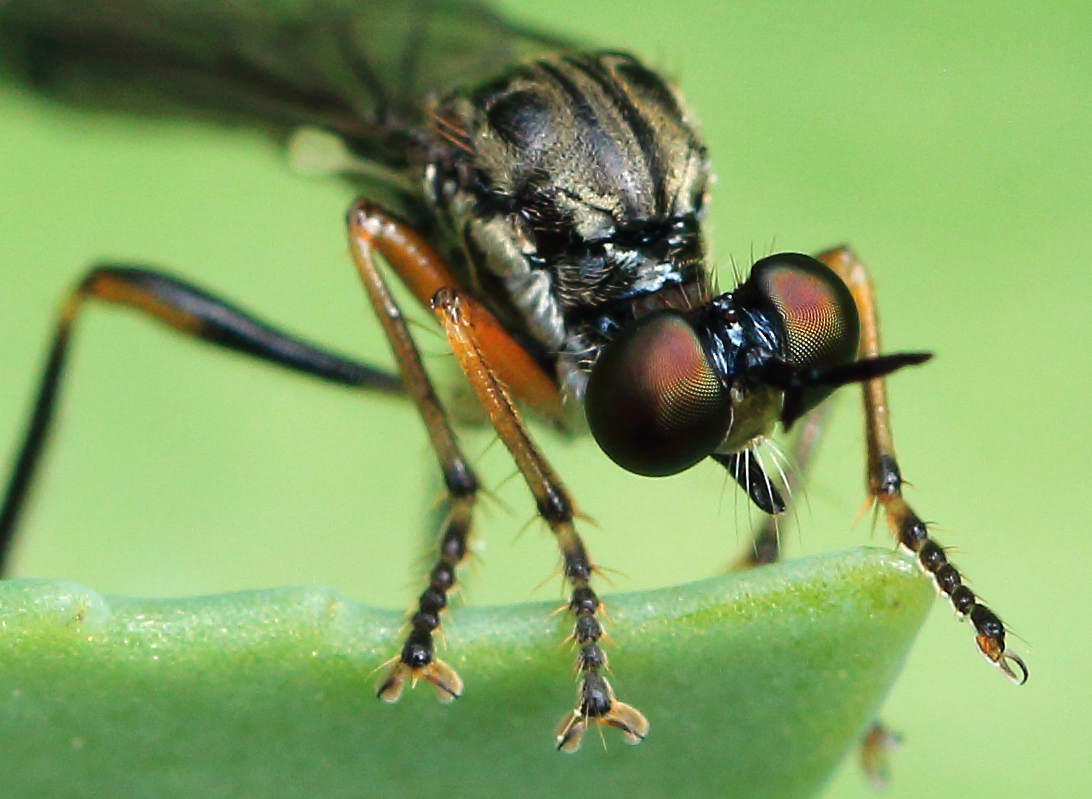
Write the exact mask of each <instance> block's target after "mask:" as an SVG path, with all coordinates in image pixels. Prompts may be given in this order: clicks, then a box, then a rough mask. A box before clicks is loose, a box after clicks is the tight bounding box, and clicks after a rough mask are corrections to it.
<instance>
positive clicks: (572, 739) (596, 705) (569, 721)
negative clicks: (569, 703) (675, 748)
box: [556, 672, 649, 752]
mask: <svg viewBox="0 0 1092 799" xmlns="http://www.w3.org/2000/svg"><path fill="white" fill-rule="evenodd" d="M579 696H580V704H579V705H577V706H576V708H574V709H573V711H572V713H570V714H569V715H567V716H565V718H563V719H562V720H561V723H560V724H558V725H557V739H556V748H557V750H558V751H559V752H575V751H577V750H578V749H580V744H581V741H582V740H583V738H584V733H585V732H587V731H588V726H589V725H590V724H591V723H593V722H594V723H598V724H603V725H606V726H607V727H614V729H616V730H618V731H619V732H621V733H622V740H623V741H625V742H626V743H627V744H629V745H631V746H636V745H637V744H639V743H640V742H641V741H643V740H644V739H645V738H646V737H648V730H649V723H648V719H646V718H645V716H644V714H643V713H641V711H640V710H638V709H637V708H635V707H633V706H632V705H627V704H626V703H625V702H619V701H618V700H617V699H615V698H614V691H613V690H612V689H611V687H610V683H609V682H607V680H606V678H604V677H603V676H602V675H601V674H599V673H598V672H589V673H587V674H586V675H585V677H584V681H583V684H582V685H581V686H580V694H579Z"/></svg>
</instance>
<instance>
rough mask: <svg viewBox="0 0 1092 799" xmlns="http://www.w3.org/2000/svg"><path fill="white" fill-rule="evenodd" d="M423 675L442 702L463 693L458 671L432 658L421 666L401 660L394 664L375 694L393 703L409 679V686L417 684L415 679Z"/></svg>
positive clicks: (451, 699) (453, 699) (398, 697)
mask: <svg viewBox="0 0 1092 799" xmlns="http://www.w3.org/2000/svg"><path fill="white" fill-rule="evenodd" d="M421 677H424V678H425V679H426V680H428V681H429V682H430V683H432V684H433V685H434V686H435V687H436V694H437V697H438V698H439V700H440V702H441V703H442V704H445V705H446V704H448V703H450V702H454V701H455V700H456V699H458V698H459V697H460V696H462V695H463V679H462V677H460V676H459V674H458V672H456V671H455V669H453V668H451V666H449V665H447V664H446V663H444V662H443V661H442V660H439V659H435V658H434V659H433V660H432V661H431V662H430V663H427V664H426V665H424V666H422V667H421V668H418V669H414V668H412V667H411V666H407V665H406V664H405V663H402V662H401V661H399V662H397V663H395V664H394V666H392V667H391V670H390V672H388V674H387V677H386V679H384V680H383V682H381V683H380V684H379V688H378V689H377V690H376V694H375V695H376V696H377V697H379V698H380V699H382V700H383V701H384V702H386V703H387V704H388V705H393V704H394V703H395V702H397V701H398V700H399V699H400V698H401V697H402V690H403V689H404V688H405V686H406V681H407V680H409V682H410V687H411V688H412V687H413V686H415V685H417V680H418V679H419V678H421Z"/></svg>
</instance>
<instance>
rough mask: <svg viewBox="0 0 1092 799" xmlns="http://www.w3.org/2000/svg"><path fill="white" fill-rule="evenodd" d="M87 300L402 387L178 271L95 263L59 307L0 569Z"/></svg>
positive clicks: (260, 355)
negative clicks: (184, 277) (175, 274)
mask: <svg viewBox="0 0 1092 799" xmlns="http://www.w3.org/2000/svg"><path fill="white" fill-rule="evenodd" d="M87 300H98V301H100V302H106V303H110V304H113V305H123V306H128V307H130V308H134V309H136V310H138V311H141V312H143V313H145V314H147V315H148V316H150V317H152V318H153V319H156V320H158V321H160V322H162V323H164V324H166V325H169V326H170V327H172V328H174V329H175V330H178V331H181V332H182V333H185V334H186V335H189V336H192V337H194V338H197V339H201V340H203V341H206V342H208V343H210V344H214V345H216V346H218V347H223V348H225V349H229V350H234V351H236V352H241V353H243V354H245V355H249V356H251V357H253V358H257V359H259V360H263V361H266V362H268V363H272V364H275V365H277V366H281V367H284V368H286V369H291V370H293V371H296V372H301V373H303V374H307V375H310V376H312V377H317V378H319V379H322V380H326V381H328V382H332V383H338V384H340V385H344V386H352V387H354V388H361V389H365V390H371V391H380V392H385V393H399V394H400V393H402V384H401V383H400V382H399V380H398V378H397V377H395V376H393V375H389V374H387V373H386V372H382V371H380V370H378V369H374V368H372V367H370V366H367V365H365V364H361V363H358V362H356V361H353V360H350V359H348V358H345V357H343V356H341V355H338V354H337V353H334V352H331V351H329V350H325V349H322V348H319V347H316V346H314V345H312V344H309V343H307V342H305V341H302V340H301V339H298V338H296V337H294V336H291V335H289V334H288V333H285V332H283V331H281V330H278V329H277V328H275V327H273V326H271V325H269V324H267V323H265V322H263V321H262V320H260V319H258V318H257V317H254V316H252V315H251V314H249V313H247V312H245V311H243V310H241V309H240V308H238V307H236V306H235V305H232V304H231V303H229V302H227V301H226V300H224V299H222V298H220V297H217V296H215V295H213V294H210V293H208V292H206V291H204V290H202V289H200V288H198V287H197V286H194V285H193V284H191V283H188V282H186V281H183V280H180V279H179V278H177V277H173V276H171V275H168V274H166V273H164V272H161V271H158V270H155V269H149V268H146V267H137V266H131V265H123V264H102V265H99V266H96V267H93V268H92V269H90V270H89V271H88V272H87V274H86V275H85V276H84V278H83V279H82V280H81V281H80V282H79V284H77V286H76V287H75V289H73V290H72V292H71V294H70V295H69V296H68V299H67V301H66V302H65V304H64V306H63V307H62V309H61V313H60V317H59V319H58V321H57V327H56V332H55V333H54V336H53V343H52V345H51V347H50V351H49V358H48V360H47V362H46V366H45V369H44V370H43V372H42V376H41V379H40V381H39V385H38V394H37V396H36V398H35V401H34V406H33V410H32V412H31V418H30V421H29V424H28V425H27V429H26V432H25V434H24V437H23V442H22V445H21V446H20V449H19V454H18V456H17V458H16V462H15V466H14V468H13V470H12V473H11V477H10V479H9V481H8V485H7V489H6V491H5V493H4V498H3V505H2V506H0V575H2V574H3V573H4V568H5V565H6V560H7V557H8V555H9V554H10V551H11V548H12V544H13V540H14V536H15V530H16V527H17V525H18V521H19V517H20V515H21V513H22V510H23V508H25V507H26V503H27V498H28V495H29V491H30V487H31V484H32V482H33V478H34V474H35V472H36V471H37V467H38V465H39V463H40V462H41V456H42V453H43V451H44V449H45V444H46V439H47V438H48V435H49V431H50V428H51V426H52V421H53V418H54V411H55V408H56V401H57V396H58V393H59V391H60V387H61V383H62V381H63V378H64V367H65V361H66V360H67V356H68V352H69V346H70V343H71V340H72V335H73V332H74V329H75V324H76V320H77V318H78V315H79V311H80V309H81V308H83V306H84V303H85V302H86V301H87Z"/></svg>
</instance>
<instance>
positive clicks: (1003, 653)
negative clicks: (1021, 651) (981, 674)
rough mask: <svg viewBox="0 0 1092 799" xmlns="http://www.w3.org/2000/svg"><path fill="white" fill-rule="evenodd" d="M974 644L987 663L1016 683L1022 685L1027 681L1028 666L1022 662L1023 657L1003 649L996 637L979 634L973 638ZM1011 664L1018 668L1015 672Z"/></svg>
mask: <svg viewBox="0 0 1092 799" xmlns="http://www.w3.org/2000/svg"><path fill="white" fill-rule="evenodd" d="M975 644H976V645H977V646H978V651H979V652H981V653H982V657H984V658H986V660H987V661H988V662H989V663H992V664H993V665H994V666H997V668H999V669H1001V673H1002V674H1004V675H1005V676H1006V677H1008V678H1009V679H1010V680H1012V681H1013V682H1014V683H1016V684H1017V685H1023V684H1024V683H1026V682H1027V681H1028V676H1029V673H1028V667H1027V664H1026V663H1024V659H1023V658H1022V657H1020V656H1019V655H1018V654H1016V653H1015V652H1013V651H1012V650H1011V649H1005V648H1004V645H1003V644H1002V643H1000V642H998V641H997V640H996V639H994V638H991V637H989V636H986V635H979V636H977V637H976V638H975ZM1012 664H1015V665H1016V668H1018V669H1019V670H1020V673H1019V674H1017V673H1016V672H1015V671H1013V668H1012Z"/></svg>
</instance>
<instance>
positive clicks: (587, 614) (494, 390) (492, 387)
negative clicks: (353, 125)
mask: <svg viewBox="0 0 1092 799" xmlns="http://www.w3.org/2000/svg"><path fill="white" fill-rule="evenodd" d="M349 229H350V238H351V240H352V244H353V257H354V259H355V260H356V263H357V267H358V268H359V270H360V273H361V276H362V277H363V278H364V282H365V285H366V286H367V288H368V291H369V294H371V295H372V302H373V304H375V306H376V308H377V310H379V311H380V317H381V320H382V321H383V324H384V326H385V328H386V329H387V334H388V336H389V337H390V338H391V342H392V345H393V346H394V348H395V351H396V354H397V355H398V359H399V362H400V363H401V364H402V366H403V369H404V371H403V380H404V382H405V383H406V385H407V387H408V388H409V389H410V391H411V392H413V393H414V395H415V397H417V396H419V397H420V398H419V399H418V403H419V407H420V408H421V413H422V416H423V417H424V418H425V422H426V425H428V426H429V431H430V435H431V436H432V439H433V445H434V446H435V447H436V449H437V452H439V453H440V455H441V461H446V460H447V458H448V457H449V456H447V455H445V452H446V451H447V449H448V448H449V446H451V445H449V443H448V440H449V438H450V441H451V442H452V443H453V441H454V439H453V437H452V436H451V432H450V429H449V428H448V426H447V422H446V419H445V418H444V417H443V411H442V409H441V408H440V406H439V403H438V402H437V401H436V399H435V395H434V394H433V393H432V390H431V388H430V387H429V384H428V378H427V376H426V375H425V374H424V371H423V369H421V365H420V358H419V356H417V354H416V350H415V349H414V348H413V342H412V340H411V339H410V338H409V332H408V330H407V329H406V328H405V323H404V322H403V321H402V319H401V314H400V312H399V310H398V308H397V307H396V306H395V305H394V303H393V300H392V299H391V298H390V295H389V294H388V293H387V292H386V288H385V287H384V285H383V283H382V280H381V278H380V276H379V274H378V272H377V271H376V269H375V266H374V264H373V263H372V260H371V252H372V250H373V249H375V250H377V251H379V252H380V253H381V254H382V255H383V257H384V258H385V259H386V260H387V261H388V263H390V265H391V266H392V267H393V268H394V269H395V271H397V272H398V274H399V277H401V279H402V280H403V282H404V283H405V284H406V285H407V286H408V287H409V288H410V290H411V291H412V292H413V293H414V295H415V296H416V297H418V299H420V300H422V301H423V302H429V300H431V302H430V305H431V307H432V308H433V310H434V312H435V313H436V315H437V317H438V318H439V320H440V322H441V324H442V325H443V327H444V331H445V333H446V335H447V339H448V343H449V344H450V345H451V348H452V351H453V352H454V353H455V355H456V357H457V358H458V360H459V365H460V367H461V368H462V371H463V373H464V374H465V375H466V377H467V379H468V380H469V382H470V385H471V387H472V388H473V390H474V392H475V394H476V396H477V398H478V401H479V402H480V403H481V405H482V407H483V409H485V411H486V412H487V414H488V415H489V418H490V421H491V422H492V424H493V427H494V429H496V431H497V433H498V435H499V436H500V438H501V441H503V442H504V444H505V446H506V447H507V448H508V450H509V452H510V453H511V454H512V456H513V458H514V459H515V461H516V464H517V466H518V467H519V469H520V472H521V473H522V474H523V476H524V479H525V480H526V481H527V484H528V486H529V487H530V489H531V492H532V494H533V495H534V497H535V500H536V502H537V505H538V510H539V514H540V515H541V516H542V517H543V518H544V519H545V520H546V521H547V523H549V525H550V529H551V530H552V531H553V532H554V535H555V537H556V538H557V541H558V544H559V546H560V548H561V553H562V560H563V570H564V573H565V577H566V579H567V580H568V581H569V584H570V585H571V587H572V593H571V596H570V601H569V604H568V609H569V610H570V612H571V613H572V614H573V616H574V627H573V635H572V637H573V639H574V640H575V641H576V643H577V644H578V645H579V647H580V652H579V655H578V657H577V666H578V668H579V670H580V671H581V673H582V675H583V676H582V679H581V686H580V691H579V702H578V704H577V707H576V709H575V710H574V711H573V712H572V713H571V714H569V715H567V716H566V717H565V719H564V720H563V721H562V723H561V726H560V727H559V730H558V736H557V748H558V749H561V750H564V751H568V752H573V751H576V750H577V749H578V748H579V747H580V741H581V738H582V736H583V734H584V732H585V730H586V729H587V727H588V724H589V723H591V722H598V723H603V724H607V725H609V726H612V727H616V728H617V729H619V730H621V732H622V733H623V736H624V738H625V740H626V741H627V742H629V743H639V742H640V741H641V740H643V739H644V737H645V735H647V733H648V721H647V720H646V719H645V717H644V716H643V715H641V713H640V712H639V711H638V710H636V709H635V708H633V707H631V706H629V705H627V704H625V703H624V702H619V701H618V700H616V699H615V698H614V693H613V690H612V688H611V686H610V683H609V682H608V681H607V679H606V677H605V676H603V671H605V670H606V668H607V661H606V655H605V654H604V653H603V651H602V649H601V648H600V647H599V640H600V639H601V638H602V636H603V628H602V626H601V624H600V622H599V618H598V614H599V611H600V610H601V608H602V603H601V602H600V601H599V597H598V596H597V595H596V593H595V591H594V590H593V589H592V587H591V585H590V583H591V575H592V571H593V566H592V563H591V559H590V558H589V557H588V553H587V551H586V549H585V547H584V543H583V541H581V539H580V536H579V535H578V534H577V533H576V530H575V528H574V527H573V516H574V510H573V503H572V500H571V498H570V497H569V494H568V492H567V491H566V490H565V487H564V486H563V485H562V484H561V481H560V480H559V479H558V478H557V477H556V476H555V475H554V473H553V470H552V469H551V468H550V466H549V464H548V463H547V462H546V460H545V459H544V458H543V457H542V455H541V454H540V453H539V452H538V450H537V449H536V448H535V446H534V444H533V443H532V442H531V440H530V438H529V437H528V435H527V432H526V430H525V429H524V427H523V422H522V420H521V419H520V416H519V413H518V412H517V411H516V408H515V405H514V403H513V399H512V395H511V394H510V393H509V392H510V391H511V392H512V393H513V394H515V395H516V396H517V398H518V399H519V400H520V401H521V402H523V403H524V404H526V405H529V406H530V407H531V408H532V409H534V410H536V411H538V412H540V413H543V414H544V415H547V416H555V417H556V416H557V415H558V414H559V413H560V400H559V398H558V395H557V387H556V385H555V384H554V382H553V381H552V380H551V379H550V378H549V376H548V375H546V374H545V372H544V371H543V370H542V367H541V366H540V365H539V364H538V363H537V362H535V361H534V360H533V359H532V358H531V357H530V356H529V355H528V354H527V352H526V351H525V350H524V349H523V348H522V347H520V346H519V344H518V342H516V341H514V340H513V339H512V338H511V336H509V335H508V333H507V332H506V331H505V330H504V328H503V327H502V326H501V325H500V323H499V322H498V321H497V320H496V319H495V318H494V317H493V315H492V314H491V313H490V312H489V310H488V309H486V308H485V307H484V306H482V305H481V304H480V303H478V302H477V301H476V300H474V299H473V298H472V297H470V296H469V295H466V294H464V293H462V292H461V290H460V288H459V284H458V281H457V279H456V278H455V277H454V276H453V275H452V274H451V273H450V272H449V270H447V268H446V267H445V266H444V264H443V261H442V259H440V257H439V256H438V255H437V254H436V253H435V251H433V250H432V248H431V247H430V246H429V245H428V244H427V243H426V242H425V241H423V239H421V237H420V236H418V235H417V234H416V233H415V232H414V231H412V230H411V229H410V228H409V227H408V226H407V225H405V224H404V223H402V222H400V221H398V220H397V219H395V218H393V217H392V216H390V215H389V214H387V213H386V212H384V211H383V210H382V209H380V208H378V207H377V206H375V205H374V204H372V203H368V202H366V201H358V202H357V203H356V204H355V205H354V206H353V208H352V209H351V210H350V212H349ZM494 364H495V365H496V366H495V368H494ZM411 372H412V373H413V374H412V376H411ZM418 373H419V374H418ZM418 392H420V394H419V393H418ZM434 425H435V427H436V429H435V430H434ZM459 457H460V459H461V456H459ZM446 472H447V469H446V468H445V473H446ZM467 473H469V472H468V471H467ZM468 507H469V506H468ZM427 596H428V591H426V593H425V594H423V595H422V605H423V604H424V602H425V600H426V597H427ZM422 612H424V607H423V606H422V609H421V610H419V612H418V614H417V615H415V616H414V619H416V618H417V617H418V616H420V615H421V614H422ZM431 621H432V619H431V618H428V619H426V622H428V623H431ZM414 624H415V625H416V622H414ZM426 626H427V625H426ZM422 630H424V627H422ZM416 631H417V627H416V626H415V627H414V630H413V631H411V633H410V639H409V640H412V639H413V636H414V634H415V633H416ZM408 643H409V641H407V645H408ZM406 655H407V653H406V651H405V650H403V654H402V658H401V659H400V661H399V663H398V664H397V665H395V667H394V670H393V671H392V674H391V677H389V678H388V681H387V682H386V683H384V684H383V686H382V687H381V688H380V693H381V696H382V695H383V691H384V689H386V688H388V687H389V688H390V690H391V691H392V692H394V693H395V696H396V694H397V692H398V691H400V690H401V683H403V682H404V681H405V679H406V678H407V677H408V676H409V675H410V674H412V673H413V670H412V668H411V667H410V664H407V663H406V662H405V661H406ZM403 666H404V668H401V667H403ZM424 676H426V677H427V676H428V675H427V674H426V675H424ZM392 681H393V682H392ZM388 683H389V686H388ZM384 698H386V697H384Z"/></svg>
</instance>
